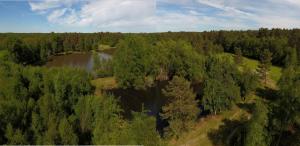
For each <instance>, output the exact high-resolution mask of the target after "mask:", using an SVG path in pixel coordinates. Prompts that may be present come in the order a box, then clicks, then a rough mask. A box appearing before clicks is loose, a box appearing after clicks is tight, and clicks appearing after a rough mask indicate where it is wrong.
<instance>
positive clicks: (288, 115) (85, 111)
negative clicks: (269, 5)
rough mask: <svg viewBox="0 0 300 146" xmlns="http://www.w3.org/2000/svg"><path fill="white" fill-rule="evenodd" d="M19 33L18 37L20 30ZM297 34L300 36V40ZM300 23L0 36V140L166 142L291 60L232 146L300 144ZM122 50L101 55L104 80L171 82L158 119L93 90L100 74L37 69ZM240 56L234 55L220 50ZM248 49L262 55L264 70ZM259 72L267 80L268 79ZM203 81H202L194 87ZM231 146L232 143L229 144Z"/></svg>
mask: <svg viewBox="0 0 300 146" xmlns="http://www.w3.org/2000/svg"><path fill="white" fill-rule="evenodd" d="M17 36H18V37H17ZM298 40H299V41H298ZM299 42H300V30H297V29H295V30H281V29H273V30H266V29H260V30H258V31H216V32H215V31H213V32H201V33H196V32H190V33H189V32H177V33H172V32H168V33H149V34H121V33H92V34H81V33H62V34H55V33H50V34H0V59H1V60H0V61H1V62H0V84H1V86H0V117H1V118H0V125H1V126H0V143H1V144H143V145H165V143H164V139H168V138H170V137H171V138H175V139H176V138H179V137H180V136H181V134H182V133H184V132H187V131H189V130H190V129H191V127H192V126H193V123H195V122H196V120H197V119H198V118H199V117H201V115H204V114H212V115H215V114H219V113H220V112H223V111H226V110H228V109H231V108H232V106H233V105H234V104H237V103H238V102H240V101H246V100H247V97H248V95H250V94H253V93H254V92H255V91H256V89H257V88H258V86H259V85H260V83H261V82H260V81H262V83H263V85H266V84H267V78H268V72H269V70H270V66H271V65H272V64H275V65H279V66H282V67H284V70H283V73H282V76H281V79H280V80H279V82H278V88H279V90H278V91H274V92H276V93H277V94H273V95H268V96H274V97H272V100H268V99H259V100H257V101H256V103H255V107H254V110H253V113H252V116H251V119H246V120H245V122H244V123H243V124H242V125H241V126H240V128H242V129H241V130H239V131H238V132H235V133H233V134H234V135H235V136H232V134H230V135H231V137H235V138H236V137H239V138H236V139H234V138H231V139H227V141H229V142H228V143H230V145H245V146H255V145H262V146H264V145H266V146H267V145H295V146H296V145H298V144H299V137H300V134H299V133H300V132H299V131H300V122H299V112H300V92H299V86H300V70H299V63H300V57H299V58H298V57H297V56H299V54H300V43H299ZM100 44H106V45H110V46H113V47H116V48H117V49H116V52H115V53H114V56H113V59H112V60H101V59H99V57H98V56H97V54H95V56H94V63H95V65H94V70H95V71H96V74H97V76H98V77H107V76H114V77H115V79H116V81H117V83H118V87H120V88H126V89H133V90H144V89H146V88H149V87H152V86H156V84H157V83H158V82H161V81H167V82H168V84H167V85H166V87H165V88H164V89H162V93H163V95H164V96H165V97H167V102H166V103H165V105H164V106H163V107H162V109H161V112H160V114H159V115H158V117H159V118H161V119H162V120H165V121H166V122H167V125H166V127H165V128H164V131H163V132H162V133H159V132H158V131H157V129H156V128H157V127H156V126H157V125H156V119H155V118H154V117H152V116H148V115H147V112H146V110H144V109H141V111H139V112H132V118H131V119H126V118H124V117H123V116H122V113H123V112H124V111H123V110H122V108H121V107H120V104H119V101H118V99H117V98H116V97H113V95H109V94H103V95H101V96H96V95H94V90H95V87H94V86H92V85H91V83H90V80H91V79H92V75H91V74H90V73H87V72H85V71H83V70H80V69H72V68H45V67H42V66H38V65H41V64H43V63H44V62H45V61H47V58H48V57H49V56H51V55H55V54H57V53H61V52H67V51H91V50H94V51H96V50H98V49H99V45H100ZM223 51H225V52H230V53H235V56H234V58H233V59H232V58H230V57H228V56H222V55H220V52H223ZM243 56H247V57H250V58H254V59H258V60H260V64H259V66H258V69H257V70H251V69H250V68H248V67H246V66H244V65H243ZM260 79H261V80H260ZM196 87H198V88H196ZM225 145H226V144H225Z"/></svg>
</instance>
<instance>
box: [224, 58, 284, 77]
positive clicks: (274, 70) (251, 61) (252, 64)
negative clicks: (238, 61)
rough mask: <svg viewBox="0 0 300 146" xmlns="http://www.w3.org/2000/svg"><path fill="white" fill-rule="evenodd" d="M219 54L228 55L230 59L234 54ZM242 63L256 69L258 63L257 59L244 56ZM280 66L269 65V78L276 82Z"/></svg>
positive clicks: (279, 74)
mask: <svg viewBox="0 0 300 146" xmlns="http://www.w3.org/2000/svg"><path fill="white" fill-rule="evenodd" d="M220 56H221V57H222V56H228V57H230V58H231V60H232V61H233V58H234V54H230V53H222V54H220ZM243 64H244V65H246V66H248V67H249V68H251V69H252V70H256V69H257V66H258V64H259V61H257V60H254V59H249V58H246V57H244V58H243ZM281 70H282V69H281V68H280V67H278V66H274V65H273V66H271V68H270V72H269V77H270V79H272V80H274V81H275V82H277V81H278V80H279V79H280V76H281Z"/></svg>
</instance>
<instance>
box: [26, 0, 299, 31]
mask: <svg viewBox="0 0 300 146" xmlns="http://www.w3.org/2000/svg"><path fill="white" fill-rule="evenodd" d="M28 3H29V5H30V8H31V10H32V11H33V12H36V13H38V14H39V15H42V16H44V17H46V18H47V20H48V22H49V23H51V24H56V25H61V26H66V27H74V28H82V27H94V28H96V29H97V30H103V31H121V32H157V31H169V30H171V31H202V30H219V29H256V28H259V27H267V28H274V27H276V28H299V26H300V1H298V0H252V1H248V0H64V1H59V0H39V1H31V0H29V1H28Z"/></svg>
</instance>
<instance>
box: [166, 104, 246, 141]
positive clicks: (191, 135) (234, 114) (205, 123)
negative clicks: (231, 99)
mask: <svg viewBox="0 0 300 146" xmlns="http://www.w3.org/2000/svg"><path fill="white" fill-rule="evenodd" d="M242 115H249V113H247V112H246V111H245V110H244V109H241V108H239V107H237V106H234V107H233V108H232V109H231V110H229V111H225V112H222V113H221V114H219V115H216V116H209V117H206V118H204V119H202V120H200V121H199V122H197V124H196V125H195V127H194V128H192V130H191V131H189V132H188V133H184V134H183V135H182V136H181V137H180V138H179V139H178V140H174V139H172V140H171V141H170V142H169V145H170V146H180V145H188V146H213V142H212V139H211V138H210V137H209V136H208V133H210V132H212V131H214V130H217V129H218V128H219V127H220V126H221V125H223V124H224V122H223V120H224V119H228V120H239V119H240V118H241V117H242Z"/></svg>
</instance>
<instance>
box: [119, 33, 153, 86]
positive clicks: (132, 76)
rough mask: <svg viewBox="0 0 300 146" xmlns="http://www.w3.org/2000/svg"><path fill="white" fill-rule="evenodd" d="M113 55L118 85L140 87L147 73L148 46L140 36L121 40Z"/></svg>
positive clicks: (144, 83) (144, 82) (148, 65)
mask: <svg viewBox="0 0 300 146" xmlns="http://www.w3.org/2000/svg"><path fill="white" fill-rule="evenodd" d="M117 48H119V49H118V50H117V52H116V54H115V56H114V76H115V77H116V80H117V82H118V84H119V86H120V87H122V88H136V89H141V88H145V86H146V76H148V75H149V72H150V71H149V69H150V62H149V51H148V49H149V46H147V45H146V42H145V39H144V38H142V37H135V36H129V37H127V38H126V39H124V40H121V41H120V42H119V44H118V47H117Z"/></svg>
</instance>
